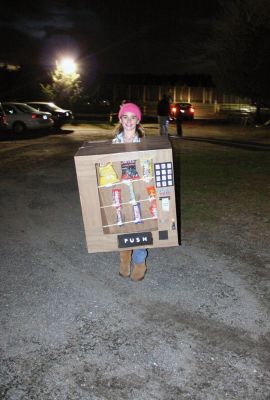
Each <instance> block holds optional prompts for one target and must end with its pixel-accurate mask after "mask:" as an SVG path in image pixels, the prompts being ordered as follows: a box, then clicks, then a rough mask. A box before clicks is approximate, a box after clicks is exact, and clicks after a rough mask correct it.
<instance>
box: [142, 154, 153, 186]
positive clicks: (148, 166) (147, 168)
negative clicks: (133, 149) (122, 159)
mask: <svg viewBox="0 0 270 400" xmlns="http://www.w3.org/2000/svg"><path fill="white" fill-rule="evenodd" d="M140 162H141V167H142V171H143V179H144V181H145V182H150V180H151V179H152V178H153V160H152V159H151V158H143V159H141V160H140Z"/></svg>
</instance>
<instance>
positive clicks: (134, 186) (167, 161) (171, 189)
mask: <svg viewBox="0 0 270 400" xmlns="http://www.w3.org/2000/svg"><path fill="white" fill-rule="evenodd" d="M74 158H75V165H76V173H77V179H78V187H79V194H80V201H81V207H82V215H83V222H84V228H85V235H86V242H87V248H88V252H91V253H92V252H100V251H114V250H121V249H133V248H140V247H147V248H151V247H168V246H177V245H178V244H179V232H178V225H179V216H178V218H177V214H176V203H175V174H174V168H173V156H172V149H171V144H170V142H169V140H168V139H167V138H162V137H153V138H144V139H142V141H141V142H140V143H128V144H112V143H111V142H107V141H106V142H100V141H99V142H85V143H84V144H83V146H82V147H81V148H80V149H79V150H78V152H77V153H76V155H75V157H74ZM179 186H180V185H179Z"/></svg>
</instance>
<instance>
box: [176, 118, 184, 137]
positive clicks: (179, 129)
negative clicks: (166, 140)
mask: <svg viewBox="0 0 270 400" xmlns="http://www.w3.org/2000/svg"><path fill="white" fill-rule="evenodd" d="M175 124H176V133H177V135H178V136H182V133H183V131H182V121H181V119H177V120H176V121H175Z"/></svg>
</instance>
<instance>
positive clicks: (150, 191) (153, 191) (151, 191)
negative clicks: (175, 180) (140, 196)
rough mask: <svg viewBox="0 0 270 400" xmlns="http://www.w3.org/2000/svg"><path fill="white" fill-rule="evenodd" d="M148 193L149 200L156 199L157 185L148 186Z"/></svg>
mask: <svg viewBox="0 0 270 400" xmlns="http://www.w3.org/2000/svg"><path fill="white" fill-rule="evenodd" d="M146 189H147V193H148V195H149V200H150V201H151V200H154V199H156V188H155V186H147V188H146Z"/></svg>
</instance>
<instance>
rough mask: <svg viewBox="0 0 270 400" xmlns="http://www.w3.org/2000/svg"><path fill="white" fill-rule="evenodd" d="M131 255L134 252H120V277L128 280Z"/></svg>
mask: <svg viewBox="0 0 270 400" xmlns="http://www.w3.org/2000/svg"><path fill="white" fill-rule="evenodd" d="M131 253H132V250H123V251H120V268H119V275H120V276H122V277H123V278H128V277H129V276H130V263H131Z"/></svg>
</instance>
